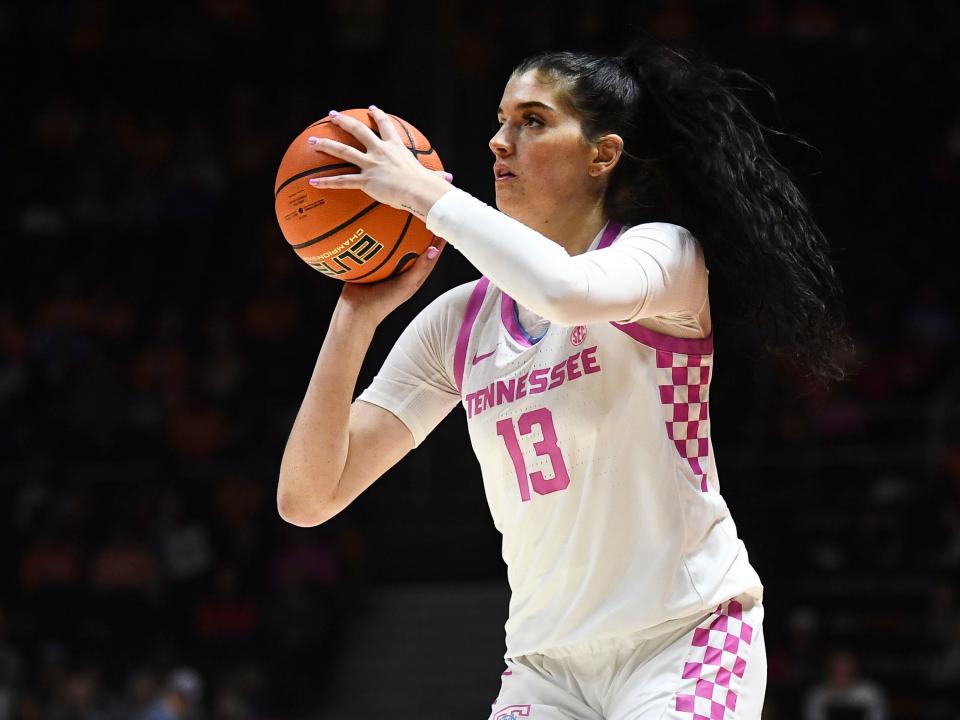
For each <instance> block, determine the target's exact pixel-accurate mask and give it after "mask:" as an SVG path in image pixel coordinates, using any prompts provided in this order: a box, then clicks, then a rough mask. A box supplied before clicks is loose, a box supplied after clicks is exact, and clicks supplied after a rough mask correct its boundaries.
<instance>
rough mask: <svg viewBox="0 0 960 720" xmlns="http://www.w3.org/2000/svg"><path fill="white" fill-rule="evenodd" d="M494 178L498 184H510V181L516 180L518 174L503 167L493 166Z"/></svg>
mask: <svg viewBox="0 0 960 720" xmlns="http://www.w3.org/2000/svg"><path fill="white" fill-rule="evenodd" d="M493 177H494V179H495V181H496V182H498V183H501V182H508V181H509V180H513V179H515V178H516V177H517V176H516V174H514V173H512V172H511V171H510V170H508V169H507V168H506V167H505V166H503V165H494V166H493Z"/></svg>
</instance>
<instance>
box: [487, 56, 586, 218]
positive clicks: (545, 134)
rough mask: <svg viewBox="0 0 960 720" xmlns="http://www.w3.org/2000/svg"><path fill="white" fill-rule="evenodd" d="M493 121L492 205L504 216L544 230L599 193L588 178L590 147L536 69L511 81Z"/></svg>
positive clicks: (574, 119) (569, 112)
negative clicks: (495, 128) (496, 122)
mask: <svg viewBox="0 0 960 720" xmlns="http://www.w3.org/2000/svg"><path fill="white" fill-rule="evenodd" d="M497 118H498V120H499V122H500V129H499V130H498V131H497V133H496V135H494V136H493V138H491V140H490V149H491V150H492V151H493V154H494V155H495V156H496V160H495V162H494V176H495V182H496V186H495V187H496V192H497V207H498V208H499V209H500V210H502V211H503V212H504V213H506V214H507V215H510V216H511V217H513V218H515V219H517V220H520V221H521V222H523V223H525V224H527V225H530V226H532V227H544V226H545V225H547V224H549V223H550V221H551V219H556V220H561V219H562V217H563V216H564V215H565V211H566V212H569V211H571V210H573V209H576V208H579V207H582V206H583V204H584V203H585V202H588V203H589V202H592V201H593V200H594V199H595V196H596V193H598V192H601V191H602V188H600V187H599V184H598V182H597V179H596V177H593V176H591V174H590V166H591V162H592V160H593V159H594V155H595V150H594V147H593V145H592V144H591V143H590V142H588V141H587V139H586V138H585V137H584V135H583V132H582V130H581V128H580V120H579V118H578V117H577V116H576V115H575V114H574V113H573V111H572V110H570V109H568V107H567V105H566V104H565V103H564V102H562V98H561V96H560V94H559V92H558V90H557V87H556V85H555V84H554V83H553V82H550V81H548V80H545V79H543V78H542V77H541V76H539V75H538V73H537V72H536V71H529V72H526V73H524V74H523V75H520V76H513V77H511V78H510V81H509V82H508V83H507V86H506V88H505V89H504V91H503V98H502V99H501V101H500V107H499V108H498V109H497Z"/></svg>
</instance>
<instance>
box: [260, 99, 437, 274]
mask: <svg viewBox="0 0 960 720" xmlns="http://www.w3.org/2000/svg"><path fill="white" fill-rule="evenodd" d="M343 114H346V115H350V116H351V117H354V118H356V119H357V120H359V121H360V122H362V123H364V124H365V125H367V126H368V127H370V128H371V129H372V130H373V131H374V132H377V133H378V131H377V128H376V124H375V123H374V121H373V118H371V117H370V114H369V113H368V112H367V111H366V110H344V111H343ZM389 117H390V119H391V120H392V121H393V122H394V124H395V125H396V126H397V128H398V129H399V130H400V135H401V137H403V138H404V143H405V144H406V146H407V147H408V148H410V152H412V153H413V154H414V155H415V156H416V158H417V160H419V161H420V163H421V164H422V165H423V166H424V167H426V168H429V169H430V170H443V165H442V164H441V163H440V158H439V157H437V153H436V151H435V150H434V149H433V148H432V147H431V146H430V143H429V141H428V140H427V139H426V138H425V137H424V136H423V134H422V133H421V132H420V131H419V130H417V129H416V128H415V127H413V125H411V124H410V123H408V122H407V121H405V120H401V119H400V118H398V117H396V116H394V115H390V116H389ZM378 134H379V133H378ZM311 135H315V136H317V137H326V138H331V139H333V140H337V141H339V142H342V143H344V144H346V145H351V146H353V147H355V148H358V149H360V150H363V147H362V146H361V145H360V143H359V142H358V141H357V140H356V139H355V138H354V137H353V135H351V134H350V133H348V132H346V131H344V130H341V129H340V128H338V127H337V126H336V125H333V124H332V123H331V122H330V118H324V119H323V120H318V121H317V122H315V123H313V125H311V126H310V127H308V128H307V129H306V130H304V131H303V132H302V133H300V135H298V136H297V139H296V140H294V141H293V144H291V145H290V147H289V148H288V149H287V152H286V153H284V156H283V160H281V161H280V169H279V171H278V172H277V182H276V185H275V187H274V196H275V206H276V211H277V220H278V221H279V223H280V230H281V231H282V232H283V236H284V237H285V238H286V239H287V242H288V243H290V245H291V247H293V250H294V252H296V253H297V255H299V256H300V257H301V258H303V260H304V261H306V262H307V263H308V264H309V265H311V266H313V267H314V268H315V269H317V270H319V271H320V272H322V273H323V274H324V275H329V276H330V277H334V278H339V279H340V280H344V281H346V282H359V283H372V282H377V281H378V280H383V279H385V278H388V277H390V276H391V275H396V274H397V273H400V272H403V270H404V269H406V268H407V267H409V265H410V263H411V262H412V261H413V260H415V259H416V258H417V257H418V256H419V255H420V254H421V253H423V252H424V251H425V250H426V249H427V247H429V246H430V243H431V242H432V241H433V237H434V236H433V233H431V232H430V231H429V230H427V226H426V225H424V223H423V221H422V220H419V219H418V218H416V217H414V216H413V215H412V214H410V213H408V212H407V211H406V210H397V209H395V208H392V207H390V206H389V205H382V204H381V203H379V202H377V201H376V200H373V199H372V198H371V197H370V196H369V195H367V194H366V193H365V192H363V191H362V190H329V189H319V188H315V187H313V186H312V185H310V184H309V182H308V181H309V180H310V178H312V177H323V176H329V175H339V174H341V173H355V172H358V169H357V166H356V165H353V164H351V163H347V162H344V161H343V160H341V159H340V158H335V157H332V156H330V155H327V154H326V153H323V152H319V151H317V150H315V149H314V148H313V146H312V145H310V144H309V143H308V142H307V138H308V137H310V136H311Z"/></svg>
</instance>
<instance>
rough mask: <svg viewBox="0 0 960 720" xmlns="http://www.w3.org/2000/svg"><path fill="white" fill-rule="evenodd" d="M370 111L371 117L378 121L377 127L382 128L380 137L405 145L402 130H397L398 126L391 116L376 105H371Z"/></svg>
mask: <svg viewBox="0 0 960 720" xmlns="http://www.w3.org/2000/svg"><path fill="white" fill-rule="evenodd" d="M369 111H370V117H372V118H373V120H374V122H376V123H377V128H378V129H379V130H380V137H381V138H382V139H383V140H386V141H388V142H397V143H400V144H401V145H403V138H402V137H401V136H400V131H399V130H397V126H396V125H395V124H394V123H393V120H391V119H390V116H389V115H387V114H386V113H385V112H384V111H383V110H381V109H380V108H378V107H377V106H376V105H371V106H370V108H369Z"/></svg>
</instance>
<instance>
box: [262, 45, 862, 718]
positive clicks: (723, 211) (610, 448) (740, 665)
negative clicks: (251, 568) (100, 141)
mask: <svg viewBox="0 0 960 720" xmlns="http://www.w3.org/2000/svg"><path fill="white" fill-rule="evenodd" d="M730 77H731V74H730V73H728V72H726V71H723V70H721V69H720V68H717V67H715V66H713V65H705V64H703V65H699V64H695V63H693V62H690V61H688V60H687V59H686V58H684V57H683V56H681V55H679V54H677V53H675V52H673V51H671V50H667V49H665V48H662V47H657V46H649V45H642V46H638V47H636V48H634V49H633V50H632V51H631V52H630V53H628V54H627V55H626V56H625V57H614V58H610V57H598V56H593V55H586V54H573V53H551V54H545V55H540V56H537V57H534V58H531V59H529V60H526V61H524V62H523V63H521V64H520V65H519V66H518V67H517V68H516V70H515V71H514V72H513V74H512V75H511V77H510V79H509V81H508V83H507V85H506V88H505V90H504V93H503V97H502V100H501V102H500V107H499V108H498V117H499V121H500V129H499V130H498V131H497V133H496V134H495V135H494V137H493V138H492V139H491V141H490V148H491V150H492V151H493V154H494V156H495V163H494V168H493V169H494V175H495V183H496V197H497V207H498V208H499V211H498V210H494V209H493V208H490V207H488V206H486V205H484V204H483V203H481V202H479V201H478V200H476V199H474V198H473V197H471V196H470V195H468V194H467V193H465V192H463V191H460V190H458V189H455V188H453V187H451V185H449V184H448V183H447V182H445V181H444V180H443V178H441V177H438V176H437V175H434V174H433V173H431V172H430V171H428V170H425V169H424V168H423V167H421V166H420V164H419V163H417V162H416V160H415V159H414V158H413V157H412V156H411V154H410V153H409V152H408V151H407V150H406V149H405V148H404V146H403V144H402V142H401V141H400V138H399V137H397V136H396V131H395V130H394V129H393V126H392V125H391V124H390V123H389V122H387V120H386V116H385V115H384V114H383V113H382V112H381V111H380V110H378V109H376V108H371V113H372V115H373V117H374V119H375V120H376V121H377V123H378V126H379V128H380V132H381V136H382V139H381V137H377V135H375V134H374V133H373V132H372V131H370V130H369V129H367V128H366V127H364V126H363V125H362V123H360V122H357V121H356V120H354V119H352V118H349V117H344V116H337V115H336V114H335V113H332V115H334V122H335V123H338V124H339V125H340V127H342V128H343V129H344V130H347V131H349V132H351V133H352V134H354V135H355V136H356V137H357V139H358V140H359V141H360V142H361V143H362V145H363V146H364V147H365V148H366V151H365V152H363V151H360V150H355V149H353V148H350V147H347V146H345V145H342V144H339V143H337V142H335V141H332V140H320V141H318V142H317V143H316V146H317V148H318V149H321V150H322V151H323V152H325V153H328V154H330V155H333V156H336V157H339V158H342V159H343V160H345V161H347V162H350V163H353V164H355V165H356V166H358V167H359V168H360V173H359V174H355V175H342V176H337V177H328V178H323V179H319V180H316V181H315V184H316V185H317V186H318V187H325V188H361V189H363V190H364V191H365V192H367V193H368V194H369V195H370V196H371V197H373V198H374V199H376V200H379V201H380V202H384V203H388V204H390V205H392V206H394V207H398V208H406V209H408V210H409V211H410V212H413V213H415V214H417V215H418V216H419V217H421V218H424V219H425V220H426V222H427V225H428V227H429V228H430V229H431V231H432V232H434V233H435V234H436V235H438V236H440V237H443V238H445V239H446V240H447V241H449V242H450V243H451V244H453V245H454V246H455V247H456V248H457V249H458V250H459V251H460V252H462V253H463V255H464V256H465V257H466V258H467V259H468V260H469V261H470V262H471V263H472V264H473V265H474V266H475V267H476V268H477V269H478V270H479V271H480V272H481V273H482V274H483V278H481V280H479V281H477V282H473V283H468V284H466V285H462V286H460V287H457V288H454V289H452V290H450V291H448V292H447V293H445V294H443V295H441V296H440V297H439V298H437V299H436V300H435V301H434V302H433V303H432V304H431V305H430V306H429V307H427V308H426V309H425V310H424V311H423V312H422V313H421V314H420V315H419V316H418V317H417V318H416V319H415V320H414V321H413V323H411V325H410V326H409V327H408V328H407V329H406V330H405V331H404V333H403V334H402V335H401V337H400V339H399V340H398V342H397V344H396V346H395V347H394V349H393V351H392V352H391V353H390V355H389V357H388V358H387V360H386V362H385V364H384V366H383V368H382V369H381V372H380V373H379V374H378V375H377V377H376V379H375V380H374V381H373V383H372V384H371V386H370V387H369V388H367V389H366V390H365V391H364V392H363V393H362V394H361V395H360V396H359V397H358V398H357V400H356V401H355V402H353V403H352V404H351V398H352V394H353V390H354V387H355V385H356V379H357V375H358V373H359V370H360V366H361V363H362V361H363V357H364V354H365V353H366V351H367V348H368V346H369V343H370V340H371V338H372V336H373V332H374V330H375V328H376V326H377V324H378V323H379V322H380V321H381V320H382V319H383V318H384V317H385V316H386V315H387V314H388V313H389V312H391V311H392V310H393V309H394V308H395V307H396V306H397V305H399V304H400V303H402V302H403V301H404V300H406V299H407V298H408V297H409V296H410V295H411V294H412V293H413V292H414V291H415V290H416V288H417V287H419V285H420V284H421V283H422V282H423V280H424V279H425V278H426V276H427V274H428V273H429V272H430V270H431V268H432V266H433V264H434V262H435V260H436V255H437V254H438V252H437V249H431V251H428V253H427V254H425V256H423V257H421V258H420V259H419V260H418V261H417V263H416V264H415V266H414V267H413V268H412V269H411V270H410V271H408V272H406V273H404V274H403V275H401V276H399V277H397V278H395V279H393V280H390V281H387V282H383V283H380V284H377V285H374V286H368V287H361V286H356V285H349V284H348V285H345V287H344V289H343V293H342V295H341V298H340V301H339V303H338V304H337V307H336V310H335V311H334V314H333V318H332V320H331V323H330V329H329V331H328V333H327V336H326V339H325V341H324V344H323V348H322V350H321V351H320V356H319V358H318V361H317V366H316V370H315V371H314V375H313V378H312V380H311V383H310V385H309V387H308V389H307V393H306V396H305V398H304V401H303V405H302V407H301V409H300V413H299V415H298V417H297V419H296V421H295V423H294V426H293V430H292V432H291V434H290V439H289V442H288V445H287V448H286V450H285V452H284V456H283V461H282V465H281V471H280V482H279V489H278V504H279V509H280V513H281V515H282V516H283V517H284V518H285V519H286V520H288V521H289V522H291V523H294V524H297V525H307V526H309V525H316V524H318V523H322V522H324V521H325V520H327V519H328V518H330V517H331V516H333V515H335V514H336V513H338V512H340V511H341V510H343V509H344V508H345V507H346V506H347V505H349V504H350V502H352V501H353V500H354V498H356V497H357V496H358V495H359V494H360V493H361V492H362V491H363V490H364V489H366V488H367V487H369V485H370V484H371V483H373V481H374V480H376V479H377V478H378V477H380V476H381V475H382V474H383V473H384V472H386V471H387V470H388V469H389V468H390V467H391V466H393V465H394V464H395V463H396V462H397V461H398V460H400V458H402V457H403V456H404V455H405V454H406V453H407V452H409V451H410V450H411V449H413V448H414V447H416V446H417V445H419V444H420V443H421V442H422V441H423V439H424V438H425V437H426V436H427V435H428V434H429V433H430V432H431V431H432V430H433V428H434V427H435V426H436V425H437V424H438V423H439V422H440V420H441V419H442V418H443V417H444V416H445V415H446V414H447V413H448V412H449V411H450V410H451V409H452V408H453V406H454V405H456V404H457V403H462V404H463V406H464V409H465V411H466V414H467V426H468V429H469V433H470V439H471V442H472V445H473V447H474V449H475V451H476V453H477V457H478V459H479V461H480V465H481V468H482V472H483V480H484V485H485V490H486V494H487V498H488V501H489V503H490V508H491V512H492V514H493V517H494V521H495V524H496V526H497V528H498V529H499V530H500V532H501V533H502V534H503V556H504V559H505V561H506V563H507V568H508V576H509V580H510V586H511V591H512V595H511V602H510V615H509V620H508V621H507V624H506V641H507V652H506V658H507V665H508V671H507V672H506V673H505V674H504V676H503V680H502V687H501V693H500V696H499V697H498V699H497V702H496V703H495V704H494V707H493V709H492V712H491V715H490V717H491V718H508V717H514V718H517V717H531V718H544V719H549V720H553V719H554V718H556V719H558V720H559V719H560V718H571V717H572V718H589V719H596V720H599V719H600V718H615V719H623V720H627V719H628V718H629V719H631V720H634V719H638V718H639V719H643V720H646V719H647V718H649V719H651V720H652V719H654V718H665V717H669V718H694V717H704V718H713V719H716V718H758V717H759V716H760V708H761V706H762V702H763V695H764V690H765V685H766V658H765V651H764V646H763V632H762V619H763V607H762V585H761V582H760V579H759V578H758V577H757V574H756V573H755V572H754V570H753V568H752V567H751V566H750V563H749V561H748V558H747V552H746V549H745V548H744V546H743V543H742V542H741V541H740V540H739V539H738V537H737V532H736V527H735V525H734V522H733V520H732V519H731V517H730V513H729V511H728V509H727V506H726V503H725V502H724V500H723V498H722V497H721V495H720V487H719V480H718V475H717V469H716V466H715V463H714V453H713V449H712V446H711V442H710V420H709V411H708V410H709V394H708V392H709V386H710V380H711V374H712V368H713V340H712V324H711V315H710V302H709V295H708V275H707V272H708V271H707V268H710V269H711V270H715V271H716V276H719V278H720V279H721V281H722V282H725V283H729V284H730V285H731V286H732V288H733V289H734V291H735V292H736V293H737V294H738V295H739V296H740V297H741V299H742V301H743V303H744V310H745V311H746V312H750V313H752V314H753V316H754V317H755V318H756V323H757V326H758V328H759V330H760V332H761V333H762V336H763V338H764V340H765V344H766V347H767V348H768V349H769V350H771V351H772V352H778V353H786V354H789V355H790V356H791V357H793V358H795V359H796V360H797V361H798V362H800V363H801V364H804V365H805V366H807V367H808V368H809V369H810V370H811V371H812V372H814V373H815V374H817V375H819V376H822V377H837V376H839V374H840V371H839V368H838V367H837V366H836V365H835V363H834V362H833V361H832V357H833V356H834V350H835V348H836V347H837V345H838V344H839V343H842V342H843V340H844V335H843V330H842V323H841V319H840V314H841V313H840V303H839V289H838V285H837V281H836V279H835V276H834V272H833V269H832V267H831V265H830V263H829V261H828V260H827V257H826V243H825V241H824V238H823V235H822V234H821V232H820V230H819V229H818V228H817V225H816V224H815V222H814V221H813V219H812V217H811V215H810V212H809V211H808V209H807V207H806V204H805V203H804V201H803V199H802V197H801V196H800V194H799V192H798V191H797V189H796V187H795V185H794V183H793V182H792V180H791V179H790V177H789V175H788V174H787V173H786V171H785V170H784V169H783V168H782V167H781V166H780V165H779V164H778V163H777V162H776V160H774V159H773V157H772V155H771V153H770V151H769V149H768V147H767V144H766V142H765V139H764V135H763V132H762V128H761V127H760V125H759V124H758V123H757V122H756V120H755V119H754V118H753V117H752V116H751V115H750V113H749V112H748V111H747V110H746V108H745V107H744V106H743V105H742V104H741V102H740V100H739V99H738V98H737V96H736V95H735V94H734V93H733V92H732V91H731V90H730V89H729V84H728V83H729V80H730ZM438 244H442V243H438Z"/></svg>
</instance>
